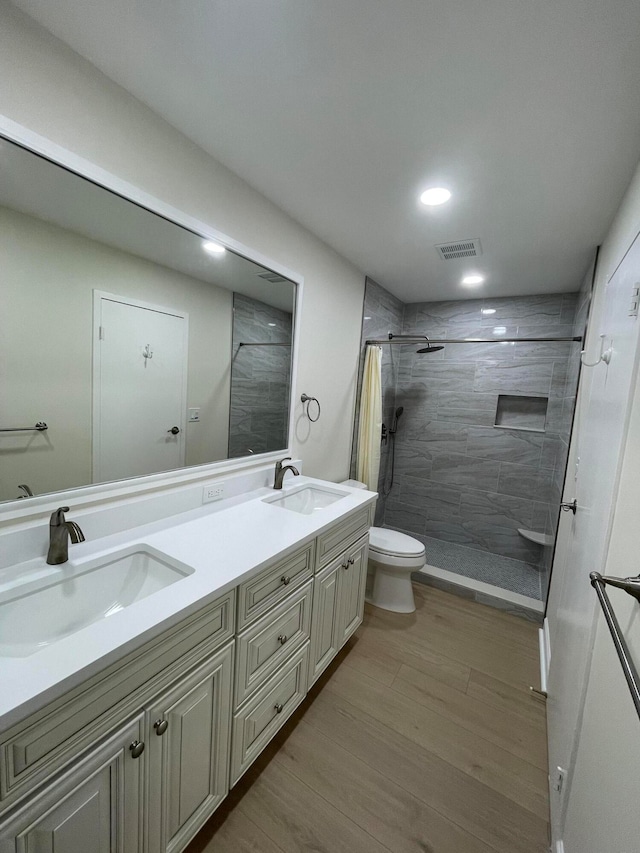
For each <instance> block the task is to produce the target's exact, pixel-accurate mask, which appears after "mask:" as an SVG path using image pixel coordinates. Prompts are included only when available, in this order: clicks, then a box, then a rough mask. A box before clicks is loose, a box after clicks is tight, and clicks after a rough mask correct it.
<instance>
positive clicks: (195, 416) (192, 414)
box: [188, 409, 200, 423]
mask: <svg viewBox="0 0 640 853" xmlns="http://www.w3.org/2000/svg"><path fill="white" fill-rule="evenodd" d="M188 412H189V421H190V422H191V423H195V422H196V421H199V420H200V409H189V410H188Z"/></svg>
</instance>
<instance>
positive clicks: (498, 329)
mask: <svg viewBox="0 0 640 853" xmlns="http://www.w3.org/2000/svg"><path fill="white" fill-rule="evenodd" d="M493 334H494V335H506V334H507V327H506V326H494V327H493Z"/></svg>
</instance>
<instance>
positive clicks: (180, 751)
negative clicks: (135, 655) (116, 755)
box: [147, 644, 233, 853]
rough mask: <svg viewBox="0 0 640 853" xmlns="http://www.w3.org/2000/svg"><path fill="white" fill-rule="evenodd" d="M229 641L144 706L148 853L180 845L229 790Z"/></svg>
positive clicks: (172, 849) (205, 818) (175, 848)
mask: <svg viewBox="0 0 640 853" xmlns="http://www.w3.org/2000/svg"><path fill="white" fill-rule="evenodd" d="M232 655H233V644H230V645H228V646H226V647H225V648H224V649H222V651H220V652H218V653H217V654H216V655H214V656H213V657H211V658H209V659H208V660H207V661H206V663H204V664H202V665H201V666H199V667H198V668H197V669H196V670H194V671H193V672H191V673H190V674H189V675H188V676H187V677H185V678H184V679H182V680H181V681H179V682H178V683H177V684H176V685H174V687H173V688H171V689H170V690H169V691H167V693H165V694H164V695H163V696H161V697H160V698H159V699H158V700H157V701H155V702H154V703H153V704H152V705H150V706H149V708H148V709H147V731H148V746H149V799H148V818H147V833H148V841H147V850H148V853H169V851H180V850H183V849H184V847H185V846H186V845H187V843H188V842H189V840H190V839H191V838H192V837H193V836H194V835H195V834H196V832H197V831H198V830H199V829H200V828H201V826H202V825H203V824H204V823H205V821H206V820H207V819H208V818H209V817H210V815H211V814H212V813H213V812H214V811H215V809H216V808H217V807H218V805H219V804H220V803H221V801H222V800H223V799H224V798H225V797H226V795H227V792H228V790H229V776H228V766H229V733H230V729H231V671H232Z"/></svg>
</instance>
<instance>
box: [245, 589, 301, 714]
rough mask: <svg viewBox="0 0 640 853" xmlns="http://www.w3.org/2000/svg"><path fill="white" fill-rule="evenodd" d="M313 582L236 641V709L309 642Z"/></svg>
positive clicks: (288, 598) (289, 597)
mask: <svg viewBox="0 0 640 853" xmlns="http://www.w3.org/2000/svg"><path fill="white" fill-rule="evenodd" d="M312 583H313V582H312V581H309V582H308V583H306V584H305V585H304V586H303V587H302V589H299V590H298V591H297V592H295V593H293V595H289V596H288V597H287V598H286V599H285V600H284V601H283V602H282V604H280V605H279V606H278V607H277V608H275V610H271V611H269V613H267V615H266V616H263V617H262V619H260V620H258V621H257V622H254V624H253V625H251V626H250V627H249V628H247V629H246V631H244V632H243V633H242V634H240V636H239V637H238V639H237V641H236V683H235V701H236V707H237V706H239V705H241V704H242V703H243V702H244V701H245V700H246V699H247V698H248V697H249V695H250V694H251V693H252V692H253V691H254V690H256V689H257V688H258V687H259V686H260V685H261V684H263V683H264V682H265V681H266V680H267V679H268V678H269V677H270V676H271V675H273V673H274V672H275V671H276V670H277V669H278V668H279V667H280V666H282V664H283V663H284V661H286V659H287V658H288V657H289V656H290V655H292V654H293V653H294V652H295V651H297V650H298V649H299V648H300V646H302V645H303V644H304V643H306V641H307V640H308V639H309V636H310V631H311V600H312V589H313V587H312Z"/></svg>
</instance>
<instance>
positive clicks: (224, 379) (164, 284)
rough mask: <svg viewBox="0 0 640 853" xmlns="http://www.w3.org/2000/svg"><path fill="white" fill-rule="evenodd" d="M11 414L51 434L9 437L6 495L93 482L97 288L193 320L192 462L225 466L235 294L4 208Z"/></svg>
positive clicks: (3, 411) (1, 243) (4, 372)
mask: <svg viewBox="0 0 640 853" xmlns="http://www.w3.org/2000/svg"><path fill="white" fill-rule="evenodd" d="M0 268H1V269H2V292H1V293H0V317H1V319H0V328H1V334H0V365H2V367H1V368H0V379H1V391H2V393H1V394H0V416H1V417H2V421H3V423H4V424H6V425H7V426H11V425H21V424H25V425H26V424H34V423H36V421H40V420H43V421H46V422H47V423H48V424H49V427H50V429H49V430H48V431H47V432H46V433H31V434H28V433H16V434H13V433H5V434H2V435H1V436H0V459H1V461H2V463H1V466H0V500H11V499H13V498H15V497H17V495H18V490H17V485H18V483H27V484H28V485H29V486H30V487H31V488H32V489H33V490H34V492H35V493H36V494H42V493H44V492H51V491H56V490H61V489H69V488H74V487H77V486H83V485H85V484H87V483H90V482H91V387H92V382H91V352H92V337H93V290H94V289H95V290H104V291H107V292H109V293H115V294H117V295H119V296H126V297H128V298H131V299H140V300H143V301H145V302H150V303H153V304H155V305H161V306H163V307H167V308H173V309H175V310H178V311H186V312H187V313H188V314H189V379H188V388H187V406H197V407H200V417H201V422H200V423H197V424H188V425H187V464H189V465H197V464H200V463H203V462H212V461H215V460H218V459H225V458H226V456H227V443H228V429H229V427H228V425H229V383H230V360H229V359H230V353H231V333H232V308H233V294H232V293H231V292H230V291H228V290H224V289H222V288H220V287H215V286H214V285H212V284H206V283H204V282H201V281H197V280H196V279H193V278H190V277H189V276H186V275H182V274H181V273H178V272H175V271H174V270H170V269H168V268H166V267H163V266H159V265H158V264H154V263H151V262H149V261H146V260H143V259H141V258H137V257H134V256H133V255H130V254H127V253H125V252H120V251H117V250H116V249H112V248H110V247H108V246H105V245H103V244H101V243H97V242H95V241H93V240H89V239H87V238H85V237H80V236H79V235H77V234H73V233H71V232H70V231H66V230H65V229H62V228H58V227H56V226H54V225H50V224H48V223H45V222H42V221H41V220H38V219H34V218H33V217H30V216H25V215H23V214H20V213H16V212H15V211H12V210H8V209H7V208H0Z"/></svg>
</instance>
